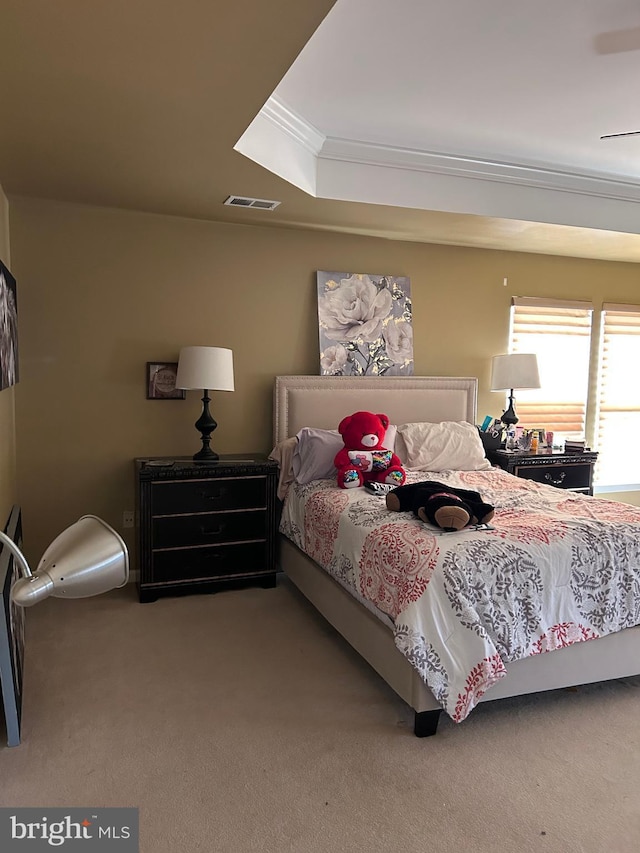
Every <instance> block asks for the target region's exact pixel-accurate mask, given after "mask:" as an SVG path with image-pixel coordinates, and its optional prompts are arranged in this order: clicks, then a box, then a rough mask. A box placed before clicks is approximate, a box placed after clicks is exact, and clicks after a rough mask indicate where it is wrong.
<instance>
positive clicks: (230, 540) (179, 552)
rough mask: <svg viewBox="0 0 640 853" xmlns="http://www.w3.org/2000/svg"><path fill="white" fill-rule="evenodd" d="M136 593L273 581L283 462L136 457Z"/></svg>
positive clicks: (150, 595) (250, 457) (257, 457)
mask: <svg viewBox="0 0 640 853" xmlns="http://www.w3.org/2000/svg"><path fill="white" fill-rule="evenodd" d="M135 470H136V504H137V518H138V536H137V545H138V568H139V579H138V594H139V598H140V601H141V602H147V601H155V600H156V599H157V598H158V596H160V595H179V594H185V593H195V592H215V591H217V590H221V589H229V588H236V587H239V586H246V585H249V584H260V585H261V586H265V587H269V586H275V582H276V564H275V547H276V534H277V530H276V486H277V477H278V466H277V463H276V462H274V461H273V460H271V459H267V458H266V457H265V456H264V455H262V454H259V453H255V454H254V453H251V454H238V455H234V456H221V457H220V459H219V460H218V461H217V462H207V463H202V462H194V461H193V459H191V458H190V457H189V458H178V459H176V458H164V457H163V458H159V457H153V458H146V459H136V460H135Z"/></svg>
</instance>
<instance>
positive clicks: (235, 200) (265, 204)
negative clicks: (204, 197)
mask: <svg viewBox="0 0 640 853" xmlns="http://www.w3.org/2000/svg"><path fill="white" fill-rule="evenodd" d="M225 204H228V205H230V206H231V207H255V208H258V209H259V210H275V209H276V207H277V206H278V205H279V204H280V202H279V201H269V199H266V198H247V197H246V196H241V195H230V196H229V198H228V199H227V200H226V201H225Z"/></svg>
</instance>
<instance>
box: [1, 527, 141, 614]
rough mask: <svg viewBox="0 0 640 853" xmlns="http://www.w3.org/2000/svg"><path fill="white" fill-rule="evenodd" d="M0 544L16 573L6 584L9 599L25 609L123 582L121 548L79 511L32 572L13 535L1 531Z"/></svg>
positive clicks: (125, 557)
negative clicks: (15, 579) (14, 565)
mask: <svg viewBox="0 0 640 853" xmlns="http://www.w3.org/2000/svg"><path fill="white" fill-rule="evenodd" d="M0 544H2V545H3V546H6V547H7V548H8V549H9V551H11V553H12V554H13V556H14V557H15V559H16V562H17V564H18V567H19V569H20V574H21V577H20V578H18V580H17V581H16V582H15V583H14V584H13V586H12V587H11V600H12V601H13V602H15V604H18V605H19V606H20V607H31V605H33V604H37V603H38V602H39V601H43V600H44V599H45V598H49V596H53V597H54V598H88V597H89V596H92V595H100V594H101V593H103V592H109V590H112V589H116V588H117V587H121V586H124V585H125V584H126V583H127V581H128V580H129V553H128V551H127V546H126V545H125V544H124V541H123V539H122V538H121V536H120V535H119V534H118V533H116V531H115V530H113V528H111V527H109V525H108V524H107V523H106V522H105V521H102V519H101V518H98V517H97V516H95V515H83V516H82V518H80V519H78V521H76V522H75V524H72V525H71V526H70V527H67V529H66V530H64V531H63V532H62V533H61V534H60V535H59V536H58V537H57V538H56V539H54V540H53V542H52V543H51V545H49V547H48V548H47V550H46V551H45V552H44V554H43V555H42V558H41V560H40V562H39V564H38V568H37V569H36V571H35V572H32V571H31V569H30V568H29V564H28V563H27V560H26V558H25V556H24V554H23V553H22V551H21V550H20V549H19V548H18V546H17V545H16V544H15V542H14V541H13V539H11V537H9V536H7V534H6V533H3V532H2V531H0Z"/></svg>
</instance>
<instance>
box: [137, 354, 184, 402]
mask: <svg viewBox="0 0 640 853" xmlns="http://www.w3.org/2000/svg"><path fill="white" fill-rule="evenodd" d="M177 374H178V362H177V361H148V362H147V400H185V399H186V397H187V392H186V391H184V390H183V389H181V388H176V376H177Z"/></svg>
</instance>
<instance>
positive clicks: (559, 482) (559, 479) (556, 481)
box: [544, 471, 566, 486]
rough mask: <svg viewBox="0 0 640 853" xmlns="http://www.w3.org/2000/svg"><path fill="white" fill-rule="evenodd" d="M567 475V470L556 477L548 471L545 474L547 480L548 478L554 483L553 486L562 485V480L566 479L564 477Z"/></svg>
mask: <svg viewBox="0 0 640 853" xmlns="http://www.w3.org/2000/svg"><path fill="white" fill-rule="evenodd" d="M565 477H566V472H565V471H563V472H562V473H561V474H560V476H559V477H555V478H554V477H552V476H551V474H549V472H547V473H546V474H545V475H544V478H545V480H548V481H549V482H550V483H551V485H552V486H560V485H562V481H563V480H564V478H565Z"/></svg>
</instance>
